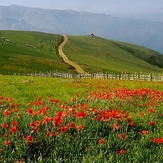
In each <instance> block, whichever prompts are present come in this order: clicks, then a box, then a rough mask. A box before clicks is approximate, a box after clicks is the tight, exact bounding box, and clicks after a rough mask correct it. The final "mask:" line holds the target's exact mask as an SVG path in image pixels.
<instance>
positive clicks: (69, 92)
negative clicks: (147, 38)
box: [0, 75, 163, 163]
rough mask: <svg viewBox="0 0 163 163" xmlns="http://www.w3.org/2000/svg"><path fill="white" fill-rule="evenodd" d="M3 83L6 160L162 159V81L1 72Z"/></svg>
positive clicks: (1, 157) (0, 101) (0, 105)
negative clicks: (62, 76)
mask: <svg viewBox="0 0 163 163" xmlns="http://www.w3.org/2000/svg"><path fill="white" fill-rule="evenodd" d="M29 81H33V82H29ZM0 84H1V87H0V115H1V121H0V125H1V129H0V133H1V137H0V161H1V162H2V163H3V162H9V163H10V162H11V163H18V162H19V163H20V162H21V163H27V162H30V163H36V162H39V163H54V162H56V163H61V162H64V163H69V162H72V163H73V162H74V163H76V162H81V163H89V162H90V163H93V162H95V163H101V162H102V163H107V162H116V163H122V162H123V163H128V162H134V163H140V162H142V163H146V162H162V161H163V155H162V143H163V137H162V135H163V131H162V125H163V122H162V118H163V91H162V90H163V85H162V82H140V81H118V80H109V79H80V80H73V79H60V78H40V77H20V76H3V75H1V76H0Z"/></svg>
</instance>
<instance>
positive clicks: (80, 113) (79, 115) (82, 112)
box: [76, 111, 88, 118]
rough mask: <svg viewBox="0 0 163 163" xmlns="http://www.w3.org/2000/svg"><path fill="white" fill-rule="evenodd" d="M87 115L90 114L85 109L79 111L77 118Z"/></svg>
mask: <svg viewBox="0 0 163 163" xmlns="http://www.w3.org/2000/svg"><path fill="white" fill-rule="evenodd" d="M86 116H88V114H87V113H86V112H84V111H81V112H78V113H77V115H76V117H77V118H84V117H86Z"/></svg>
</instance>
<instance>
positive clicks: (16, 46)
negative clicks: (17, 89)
mask: <svg viewBox="0 0 163 163" xmlns="http://www.w3.org/2000/svg"><path fill="white" fill-rule="evenodd" d="M61 42H63V36H62V35H59V34H49V33H42V32H29V31H28V32H27V31H24V32H23V31H0V49H1V51H0V65H1V69H0V74H8V73H14V72H16V73H21V74H23V73H30V72H35V71H37V72H39V71H44V72H45V71H54V70H58V71H64V72H72V73H75V69H74V68H73V67H72V66H70V65H68V64H66V63H64V62H63V59H62V58H61V57H60V55H59V54H58V46H59V45H60V44H61ZM63 52H64V53H65V55H66V56H67V57H68V58H69V59H70V60H71V61H73V62H74V63H76V64H78V65H80V66H81V67H82V68H83V69H84V71H85V72H91V73H92V72H102V71H103V72H114V73H121V72H128V73H134V72H157V73H160V72H162V71H163V55H162V54H160V53H158V52H156V51H153V50H151V49H148V48H145V47H142V46H138V45H133V44H128V43H124V42H119V41H113V40H108V39H104V38H101V37H97V36H94V35H85V36H70V35H68V41H67V42H66V44H65V45H64V47H63Z"/></svg>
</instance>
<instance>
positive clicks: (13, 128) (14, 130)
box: [11, 126, 18, 134]
mask: <svg viewBox="0 0 163 163" xmlns="http://www.w3.org/2000/svg"><path fill="white" fill-rule="evenodd" d="M17 131H18V126H14V127H12V128H11V132H12V134H16V132H17Z"/></svg>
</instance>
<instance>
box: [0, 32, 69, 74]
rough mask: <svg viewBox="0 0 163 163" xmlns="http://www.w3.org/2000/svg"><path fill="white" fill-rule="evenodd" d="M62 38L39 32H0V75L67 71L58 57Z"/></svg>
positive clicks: (65, 65) (67, 67)
mask: <svg viewBox="0 0 163 163" xmlns="http://www.w3.org/2000/svg"><path fill="white" fill-rule="evenodd" d="M60 42H62V36H61V35H56V34H47V33H41V32H24V31H23V32H22V31H0V65H1V68H0V73H1V74H8V73H15V72H16V73H28V72H29V73H30V72H34V71H37V72H39V71H51V70H56V69H57V70H62V71H65V70H68V69H69V68H70V66H69V65H67V64H65V63H64V62H63V61H62V59H61V58H60V56H59V55H58V51H57V48H58V45H59V44H60Z"/></svg>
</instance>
